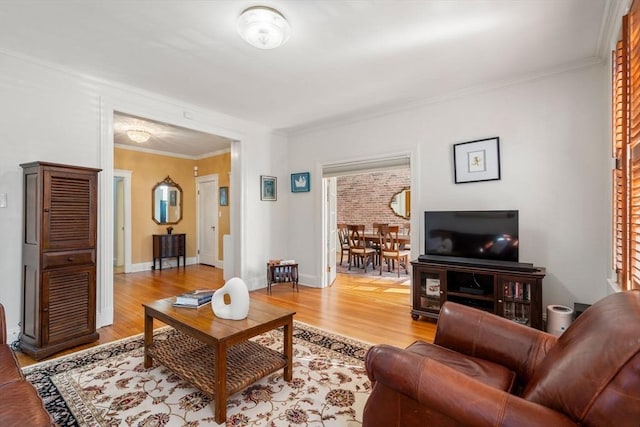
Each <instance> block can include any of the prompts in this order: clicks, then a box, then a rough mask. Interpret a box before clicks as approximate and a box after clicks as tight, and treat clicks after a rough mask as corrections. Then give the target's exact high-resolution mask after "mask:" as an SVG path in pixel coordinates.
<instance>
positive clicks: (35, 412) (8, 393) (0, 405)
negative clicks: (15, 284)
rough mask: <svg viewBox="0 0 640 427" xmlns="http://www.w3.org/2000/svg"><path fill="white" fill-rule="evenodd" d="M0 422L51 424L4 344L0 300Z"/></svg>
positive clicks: (20, 426)
mask: <svg viewBox="0 0 640 427" xmlns="http://www.w3.org/2000/svg"><path fill="white" fill-rule="evenodd" d="M0 425H1V426H3V427H14V426H15V427H27V426H29V427H37V426H55V425H56V424H54V423H53V421H52V420H51V416H50V415H49V413H48V412H47V411H46V409H45V408H44V405H43V403H42V400H41V399H40V396H39V395H38V393H37V392H36V390H35V388H33V386H32V385H31V383H29V382H28V381H27V380H26V379H25V378H24V375H22V371H21V370H20V365H19V364H18V361H17V360H16V356H15V354H14V353H13V350H12V349H11V347H10V346H9V344H7V327H6V320H5V314H4V307H3V306H2V304H0Z"/></svg>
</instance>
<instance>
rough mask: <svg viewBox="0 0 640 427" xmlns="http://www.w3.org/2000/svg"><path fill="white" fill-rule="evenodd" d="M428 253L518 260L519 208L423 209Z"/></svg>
mask: <svg viewBox="0 0 640 427" xmlns="http://www.w3.org/2000/svg"><path fill="white" fill-rule="evenodd" d="M424 225H425V251H426V255H428V256H436V257H438V256H442V257H455V258H471V259H475V260H493V261H506V262H516V263H517V262H518V211H517V210H496V211H425V213H424Z"/></svg>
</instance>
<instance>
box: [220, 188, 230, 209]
mask: <svg viewBox="0 0 640 427" xmlns="http://www.w3.org/2000/svg"><path fill="white" fill-rule="evenodd" d="M220 206H229V187H220Z"/></svg>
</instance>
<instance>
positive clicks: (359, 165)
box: [320, 147, 422, 287]
mask: <svg viewBox="0 0 640 427" xmlns="http://www.w3.org/2000/svg"><path fill="white" fill-rule="evenodd" d="M419 154H420V147H416V148H414V149H413V150H410V151H402V152H396V153H387V154H386V155H381V156H377V157H373V158H359V159H351V160H342V161H338V162H335V163H326V164H322V165H320V171H321V174H322V175H323V182H324V180H325V178H327V177H329V176H338V175H330V174H329V175H327V176H326V177H325V176H324V173H325V168H326V169H332V168H333V171H332V172H334V171H335V170H338V169H340V170H341V171H344V174H347V173H349V170H350V168H351V167H353V169H352V171H354V172H355V171H357V173H366V172H367V165H368V164H371V165H374V164H383V163H384V162H385V161H386V160H392V159H398V158H408V159H409V168H410V172H409V174H410V176H411V195H412V197H411V212H412V215H411V219H410V221H409V222H410V223H411V255H410V258H411V259H414V258H416V257H417V256H418V253H419V251H420V245H419V239H417V238H416V237H417V236H420V235H421V233H422V230H421V229H420V227H419V226H420V222H419V221H420V219H419V218H420V215H416V214H415V212H418V205H419V202H420V200H421V198H420V197H419V196H420V184H419V183H420V176H419V170H420V168H419V165H418V160H417V159H419V158H420V156H419ZM370 170H371V171H373V170H375V169H374V168H373V167H372V169H370ZM322 193H323V194H322V213H321V221H322V236H321V242H322V245H323V247H322V250H321V253H322V266H321V268H322V273H321V277H322V279H321V286H322V287H326V286H328V285H330V283H327V281H328V277H329V275H328V274H327V271H326V266H327V262H328V255H327V253H328V251H329V249H328V246H329V243H328V242H329V240H328V239H329V238H331V236H328V233H329V227H328V226H327V223H328V220H327V218H328V216H329V215H330V213H329V203H328V202H327V197H326V194H325V193H326V185H323V186H322ZM414 195H415V196H414ZM336 197H337V194H336ZM421 207H422V206H421ZM336 209H337V202H336ZM334 238H335V236H334Z"/></svg>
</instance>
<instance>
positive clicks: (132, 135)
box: [127, 129, 151, 143]
mask: <svg viewBox="0 0 640 427" xmlns="http://www.w3.org/2000/svg"><path fill="white" fill-rule="evenodd" d="M127 136H128V137H129V139H130V140H132V141H134V142H138V143H143V142H147V141H148V140H149V138H151V134H150V133H149V132H147V131H146V130H140V129H129V130H128V131H127Z"/></svg>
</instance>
